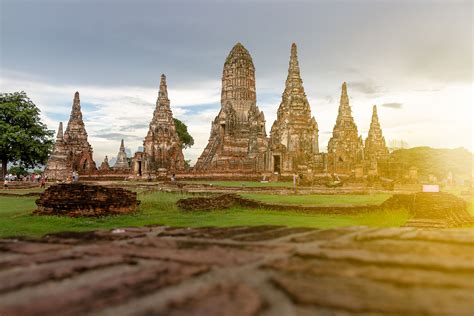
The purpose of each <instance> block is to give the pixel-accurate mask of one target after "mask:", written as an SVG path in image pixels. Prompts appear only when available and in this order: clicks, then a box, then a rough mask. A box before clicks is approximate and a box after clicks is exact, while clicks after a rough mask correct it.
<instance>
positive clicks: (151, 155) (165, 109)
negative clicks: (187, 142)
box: [124, 75, 185, 177]
mask: <svg viewBox="0 0 474 316" xmlns="http://www.w3.org/2000/svg"><path fill="white" fill-rule="evenodd" d="M143 148H144V149H143V152H137V153H135V156H134V158H133V161H132V174H133V175H134V176H145V175H146V176H152V177H154V176H166V175H168V174H169V173H175V172H179V171H183V170H184V168H185V164H184V156H183V151H182V148H181V141H180V140H179V137H178V134H177V132H176V126H175V124H174V120H173V113H172V111H171V108H170V100H169V99H168V88H167V85H166V76H165V75H161V81H160V89H159V92H158V99H157V100H156V108H155V111H154V112H153V118H152V120H151V122H150V126H149V129H148V134H147V136H146V137H145V140H144V141H143ZM124 153H125V150H124ZM125 158H126V156H125Z"/></svg>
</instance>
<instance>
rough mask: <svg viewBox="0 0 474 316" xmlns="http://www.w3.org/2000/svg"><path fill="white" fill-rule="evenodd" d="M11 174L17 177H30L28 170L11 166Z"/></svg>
mask: <svg viewBox="0 0 474 316" xmlns="http://www.w3.org/2000/svg"><path fill="white" fill-rule="evenodd" d="M8 173H9V174H14V175H16V176H17V177H20V176H27V175H28V170H26V169H25V168H24V167H23V166H11V167H10V168H9V169H8Z"/></svg>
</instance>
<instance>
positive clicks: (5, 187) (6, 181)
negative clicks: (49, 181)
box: [3, 177, 8, 190]
mask: <svg viewBox="0 0 474 316" xmlns="http://www.w3.org/2000/svg"><path fill="white" fill-rule="evenodd" d="M3 188H4V189H5V190H8V179H7V178H6V177H5V180H4V181H3Z"/></svg>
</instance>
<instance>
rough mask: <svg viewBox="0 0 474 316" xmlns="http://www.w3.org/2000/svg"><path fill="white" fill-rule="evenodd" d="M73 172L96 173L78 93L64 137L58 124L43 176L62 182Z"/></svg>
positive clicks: (61, 127)
mask: <svg viewBox="0 0 474 316" xmlns="http://www.w3.org/2000/svg"><path fill="white" fill-rule="evenodd" d="M73 171H77V172H78V173H79V174H91V173H94V172H96V171H97V167H96V164H95V162H94V159H92V146H91V145H90V144H89V142H88V141H87V132H86V128H85V126H84V121H83V120H82V112H81V101H80V99H79V92H76V93H75V94H74V101H73V104H72V110H71V115H70V117H69V122H68V124H67V127H66V131H65V132H64V135H63V126H62V123H60V124H59V129H58V134H57V136H56V143H55V145H54V149H53V154H52V155H51V157H50V159H49V160H48V164H47V166H46V169H45V175H46V176H47V177H48V178H49V179H58V180H64V179H66V178H67V177H68V176H70V175H71V173H72V172H73Z"/></svg>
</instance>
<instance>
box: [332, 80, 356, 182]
mask: <svg viewBox="0 0 474 316" xmlns="http://www.w3.org/2000/svg"><path fill="white" fill-rule="evenodd" d="M363 160H364V145H363V140H362V136H359V133H358V131H357V126H356V124H355V122H354V118H353V117H352V110H351V107H350V105H349V96H348V95H347V85H346V83H345V82H344V83H343V84H342V93H341V101H340V104H339V113H338V115H337V119H336V124H335V125H334V129H333V134H332V137H331V139H330V140H329V143H328V166H327V167H328V171H329V172H331V173H344V174H351V173H352V172H353V171H355V169H356V168H357V167H358V165H359V164H360V163H362V162H363Z"/></svg>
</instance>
